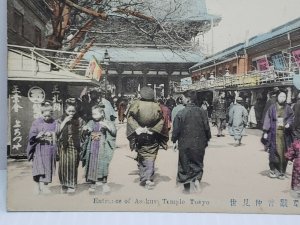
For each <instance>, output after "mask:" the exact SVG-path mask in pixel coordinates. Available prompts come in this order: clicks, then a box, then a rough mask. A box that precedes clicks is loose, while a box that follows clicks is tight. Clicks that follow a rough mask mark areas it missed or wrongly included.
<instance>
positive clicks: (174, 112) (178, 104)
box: [171, 96, 184, 123]
mask: <svg viewBox="0 0 300 225" xmlns="http://www.w3.org/2000/svg"><path fill="white" fill-rule="evenodd" d="M182 109H184V105H183V104H182V96H179V97H178V98H177V99H176V106H175V107H174V108H173V110H172V113H171V120H172V123H173V121H174V119H175V116H176V115H177V113H178V112H179V111H180V110H182Z"/></svg>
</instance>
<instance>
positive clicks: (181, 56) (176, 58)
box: [85, 47, 203, 63]
mask: <svg viewBox="0 0 300 225" xmlns="http://www.w3.org/2000/svg"><path fill="white" fill-rule="evenodd" d="M105 50H106V48H101V47H93V48H91V49H90V51H89V52H87V53H86V54H85V59H86V60H90V59H91V58H92V57H93V56H95V57H96V59H97V60H98V61H103V56H104V52H105ZM107 50H108V54H109V56H110V57H111V59H110V60H111V61H112V62H125V63H144V62H146V63H191V62H199V61H200V60H201V59H202V58H203V56H202V55H201V54H200V53H196V52H188V51H180V50H170V49H165V48H161V49H158V48H141V47H140V48H138V47H133V48H117V47H112V48H107Z"/></svg>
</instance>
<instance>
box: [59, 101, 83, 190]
mask: <svg viewBox="0 0 300 225" xmlns="http://www.w3.org/2000/svg"><path fill="white" fill-rule="evenodd" d="M83 125H84V121H83V120H82V119H81V118H80V117H78V115H77V109H76V104H75V99H74V100H73V99H68V100H67V101H66V104H65V113H64V115H63V116H62V117H61V118H60V119H59V120H58V131H57V132H58V141H59V167H58V175H59V180H60V183H61V185H62V187H61V191H62V193H65V192H67V193H74V192H75V188H76V186H77V176H78V165H79V152H80V137H81V135H80V133H81V129H82V126H83Z"/></svg>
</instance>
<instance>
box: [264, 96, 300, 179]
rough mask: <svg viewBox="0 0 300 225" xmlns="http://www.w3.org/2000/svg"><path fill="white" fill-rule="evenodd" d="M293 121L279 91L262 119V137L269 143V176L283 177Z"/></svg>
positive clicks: (289, 109)
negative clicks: (274, 101)
mask: <svg viewBox="0 0 300 225" xmlns="http://www.w3.org/2000/svg"><path fill="white" fill-rule="evenodd" d="M293 122H294V113H293V110H292V109H291V107H290V106H289V105H288V104H286V94H285V93H284V92H280V93H279V94H278V96H277V100H276V103H274V104H272V105H271V106H270V107H269V109H268V111H267V112H266V116H265V119H264V125H263V130H264V135H263V138H264V139H267V140H268V143H269V145H270V146H269V166H270V172H269V176H270V177H271V178H279V179H284V177H285V172H286V167H287V160H286V158H285V156H284V154H285V152H286V151H287V148H288V147H289V145H290V144H291V143H292V132H291V126H292V125H293Z"/></svg>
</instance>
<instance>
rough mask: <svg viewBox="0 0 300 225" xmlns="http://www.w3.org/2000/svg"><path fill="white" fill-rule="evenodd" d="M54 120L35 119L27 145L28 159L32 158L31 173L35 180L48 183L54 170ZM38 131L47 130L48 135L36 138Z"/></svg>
mask: <svg viewBox="0 0 300 225" xmlns="http://www.w3.org/2000/svg"><path fill="white" fill-rule="evenodd" d="M55 131H56V122H55V120H51V121H49V122H45V121H44V120H43V118H38V119H36V120H35V121H34V122H33V123H32V126H31V128H30V131H29V142H28V146H27V157H28V160H29V161H30V160H32V175H33V178H34V180H35V181H40V182H45V183H50V182H52V175H53V174H54V172H55V158H56V152H57V145H56V135H55ZM40 132H48V136H44V137H42V138H40V139H38V140H37V139H36V136H37V135H38V134H39V133H40Z"/></svg>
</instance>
